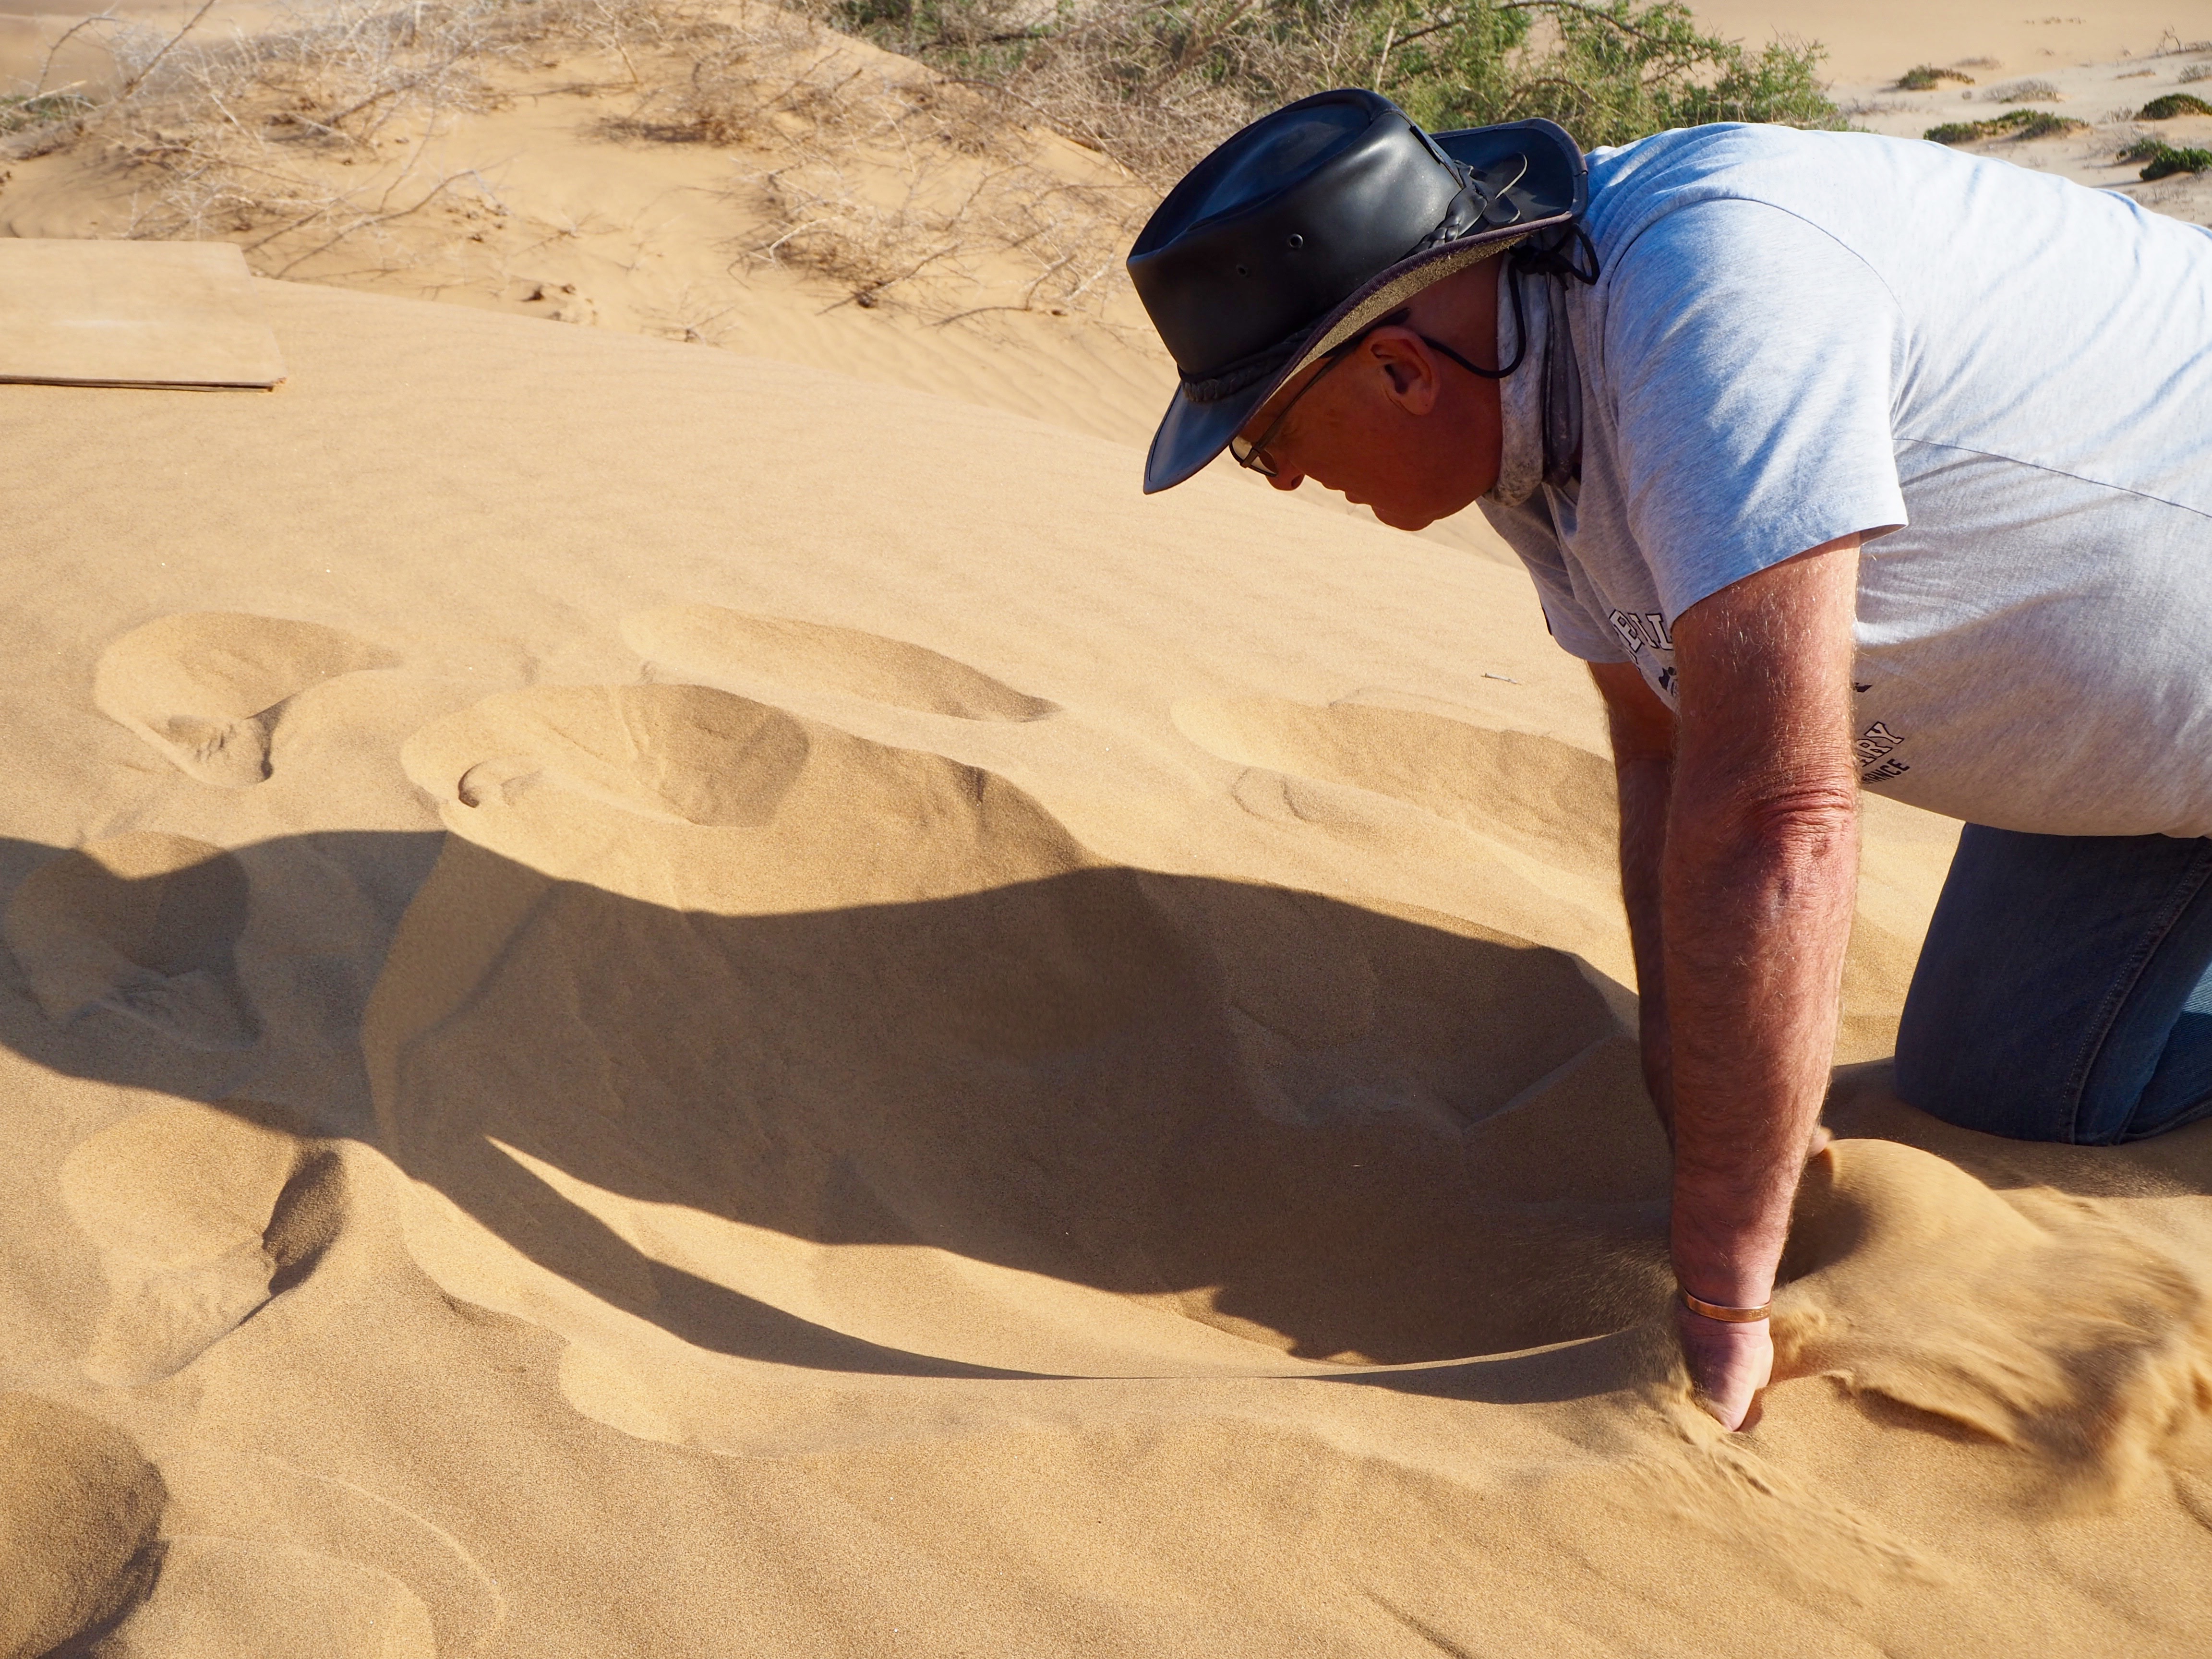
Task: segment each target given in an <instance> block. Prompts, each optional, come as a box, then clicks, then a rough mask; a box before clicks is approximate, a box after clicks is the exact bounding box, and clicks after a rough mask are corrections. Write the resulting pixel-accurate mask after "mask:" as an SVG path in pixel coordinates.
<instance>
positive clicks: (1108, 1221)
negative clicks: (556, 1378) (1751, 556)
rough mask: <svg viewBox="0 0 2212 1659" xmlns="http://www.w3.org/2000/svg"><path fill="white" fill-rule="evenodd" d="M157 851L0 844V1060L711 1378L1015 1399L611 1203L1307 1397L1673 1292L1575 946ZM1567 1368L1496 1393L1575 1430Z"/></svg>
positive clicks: (1553, 1332)
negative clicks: (935, 1270)
mask: <svg viewBox="0 0 2212 1659" xmlns="http://www.w3.org/2000/svg"><path fill="white" fill-rule="evenodd" d="M160 839H161V838H152V840H150V841H149V842H148V843H147V845H146V846H145V847H144V848H141V849H140V851H139V852H138V853H137V854H133V855H132V856H135V857H137V858H138V859H139V860H140V865H139V866H131V865H130V863H129V860H124V867H122V868H120V869H112V868H108V867H106V866H101V865H100V864H98V863H96V862H95V861H94V860H91V859H89V858H88V856H87V855H86V854H83V853H61V852H59V851H58V849H54V848H46V847H42V846H39V845H36V844H34V843H29V842H6V843H0V889H3V890H5V891H6V892H7V893H8V894H9V900H8V905H7V912H6V915H7V937H8V942H9V945H10V947H11V950H10V952H9V957H8V959H7V960H6V961H5V962H4V963H0V975H4V977H0V1042H4V1043H5V1044H6V1045H7V1046H8V1047H9V1048H12V1049H14V1050H15V1051H16V1052H17V1053H18V1054H21V1055H23V1056H25V1057H27V1058H28V1059H29V1060H33V1061H35V1062H36V1063H38V1064H39V1065H40V1066H46V1067H49V1068H51V1069H52V1070H55V1071H58V1072H60V1073H67V1074H70V1075H75V1076H79V1077H86V1078H94V1079H100V1080H103V1081H106V1082H110V1083H116V1084H122V1085H130V1086H133V1087H138V1088H145V1089H150V1090H155V1091H161V1092H164V1093H167V1094H171V1095H176V1096H181V1097H188V1098H191V1099H196V1100H200V1101H204V1102H207V1103H211V1104H215V1105H217V1106H220V1107H223V1108H226V1109H231V1110H234V1111H238V1112H240V1113H241V1114H244V1115H253V1116H257V1117H259V1118H261V1119H263V1120H264V1121H266V1120H267V1119H268V1118H269V1117H270V1115H272V1114H274V1115H276V1116H277V1117H278V1118H280V1119H282V1120H283V1121H289V1122H292V1123H294V1124H295V1125H296V1126H297V1127H300V1128H301V1130H302V1131H303V1132H305V1133H312V1134H319V1135H338V1136H352V1137H356V1138H359V1139H364V1140H368V1141H370V1142H372V1143H373V1144H374V1145H376V1146H379V1147H380V1149H381V1150H382V1151H383V1152H385V1153H386V1154H387V1155H388V1156H390V1157H391V1158H392V1159H394V1160H395V1161H396V1162H397V1163H398V1165H399V1166H400V1167H401V1168H402V1169H403V1170H405V1171H406V1172H407V1173H408V1174H409V1175H410V1176H414V1177H416V1179H419V1180H421V1181H423V1182H428V1183H430V1184H431V1185H433V1186H435V1188H437V1189H438V1190H440V1191H441V1192H442V1193H444V1194H446V1195H447V1197H449V1198H450V1199H452V1200H453V1202H454V1203H455V1204H457V1205H459V1206H460V1207H461V1208H462V1209H464V1210H465V1211H466V1212H468V1213H469V1214H470V1215H471V1216H472V1217H474V1218H476V1219H477V1220H478V1221H480V1222H482V1223H483V1225H486V1226H487V1227H489V1229H491V1230H492V1231H495V1233H497V1234H498V1235H499V1236H500V1237H501V1238H503V1239H505V1240H506V1241H507V1242H508V1243H511V1244H512V1245H513V1246H514V1247H515V1248H516V1249H519V1250H520V1251H521V1252H522V1253H523V1254H525V1255H527V1256H528V1257H530V1258H531V1259H532V1261H535V1262H537V1263H538V1264H539V1265H540V1266H542V1267H544V1268H546V1269H548V1270H549V1271H550V1272H553V1273H558V1274H561V1275H562V1276H563V1277H565V1278H566V1279H569V1280H571V1281H572V1282H574V1283H575V1284H577V1285H581V1286H584V1287H586V1289H588V1290H590V1291H592V1293H594V1294H596V1295H598V1296H599V1297H603V1298H604V1299H605V1300H607V1301H609V1302H611V1303H613V1304H616V1305H617V1306H620V1307H623V1308H624V1309H627V1310H629V1311H631V1312H633V1313H635V1314H636V1315H637V1316H641V1317H642V1318H646V1319H648V1320H651V1321H653V1322H655V1323H657V1324H659V1325H660V1326H661V1327H662V1328H665V1329H666V1330H668V1331H670V1332H671V1333H672V1334H676V1335H677V1336H678V1337H680V1338H682V1339H683V1340H686V1341H688V1342H691V1343H693V1344H696V1345H698V1346H702V1347H705V1348H708V1349H712V1350H715V1351H719V1352H729V1353H735V1354H742V1355H748V1356H752V1357H756V1358H766V1359H772V1360H775V1361H777V1362H779V1363H783V1364H799V1365H809V1366H814V1367H817V1368H821V1369H825V1370H848V1371H868V1372H879V1373H905V1374H912V1375H971V1376H972V1375H990V1374H997V1375H1017V1374H1021V1373H1013V1372H997V1373H993V1372H991V1371H990V1370H988V1368H986V1367H981V1366H975V1365H969V1364H961V1363H958V1362H956V1361H951V1360H946V1359H943V1358H937V1357H933V1356H930V1355H926V1354H920V1353H915V1352H907V1351H905V1350H903V1349H902V1348H899V1347H896V1346H888V1345H884V1344H879V1343H875V1342H871V1341H868V1340H862V1339H861V1338H860V1337H856V1336H853V1335H849V1334H844V1333H842V1332H839V1331H836V1330H833V1329H830V1328H828V1327H827V1326H825V1325H823V1324H819V1323H816V1322H811V1321H809V1320H807V1319H805V1318H803V1317H800V1316H799V1315H797V1314H794V1313H792V1312H788V1311H786V1310H782V1309H781V1308H778V1307H776V1306H775V1305H773V1304H771V1303H770V1302H769V1301H767V1300H763V1299H760V1298H757V1297H753V1296H749V1295H746V1294H744V1293H743V1292H742V1291H738V1290H737V1289H734V1288H732V1287H731V1286H729V1285H724V1284H720V1283H716V1282H714V1280H713V1279H710V1278H708V1277H706V1276H704V1275H703V1274H702V1273H701V1272H694V1271H687V1270H686V1269H685V1268H684V1267H679V1266H677V1265H675V1264H674V1263H673V1262H671V1261H664V1260H662V1259H660V1256H661V1255H667V1254H671V1252H667V1251H653V1250H648V1249H641V1247H640V1245H639V1244H638V1243H634V1242H632V1241H633V1239H634V1238H635V1237H636V1236H637V1235H636V1232H635V1229H634V1228H623V1229H618V1227H617V1225H614V1224H612V1223H611V1221H610V1220H609V1219H608V1218H609V1217H610V1216H618V1215H620V1214H623V1213H633V1212H631V1211H626V1210H625V1209H624V1207H623V1206H634V1205H637V1204H644V1205H653V1206H672V1207H671V1208H670V1209H669V1210H667V1211H665V1212H655V1213H665V1214H668V1215H671V1216H675V1217H678V1218H684V1217H704V1218H720V1221H721V1222H725V1223H732V1222H733V1223H738V1224H742V1225H744V1226H745V1227H750V1228H758V1229H765V1230H770V1231H773V1232H775V1233H779V1234H782V1235H785V1236H787V1237H790V1238H793V1239H798V1240H803V1241H807V1242H809V1243H814V1244H823V1245H877V1246H917V1245H919V1246H933V1247H935V1248H936V1249H939V1250H943V1251H947V1252H951V1253H953V1254H955V1255H959V1256H963V1257H967V1258H969V1259H971V1260H973V1261H981V1262H985V1263H990V1264H994V1265H995V1266H997V1267H1006V1268H1013V1269H1018V1270H1019V1271H1021V1272H1024V1273H1032V1274H1039V1275H1044V1276H1048V1277H1049V1278H1052V1279H1059V1280H1062V1281H1066V1282H1067V1283H1069V1284H1073V1285H1083V1286H1089V1287H1091V1288H1093V1289H1096V1290H1098V1291H1107V1292H1111V1293H1115V1294H1117V1295H1121V1296H1136V1297H1146V1298H1148V1299H1152V1300H1154V1301H1165V1302H1167V1303H1169V1304H1172V1305H1175V1306H1176V1307H1178V1308H1180V1309H1182V1310H1184V1311H1188V1312H1190V1313H1192V1314H1193V1315H1194V1316H1196V1317H1200V1318H1202V1319H1205V1320H1206V1321H1207V1322H1212V1323H1216V1324H1223V1325H1226V1326H1227V1327H1228V1328H1232V1329H1237V1330H1239V1331H1242V1332H1244V1333H1245V1334H1261V1335H1262V1336H1263V1338H1265V1337H1266V1334H1270V1333H1272V1334H1273V1340H1274V1341H1275V1342H1276V1343H1277V1345H1278V1346H1282V1347H1285V1348H1287V1349H1288V1350H1289V1351H1290V1352H1292V1353H1293V1354H1296V1355H1299V1356H1305V1357H1311V1358H1330V1357H1350V1356H1362V1357H1364V1358H1367V1359H1370V1360H1372V1361H1375V1362H1379V1363H1385V1364H1395V1363H1402V1362H1413V1361H1435V1360H1446V1359H1451V1358H1464V1357H1468V1356H1473V1355H1480V1354H1491V1353H1499V1352H1510V1351H1512V1350H1516V1349H1520V1348H1525V1347H1529V1346H1535V1345H1537V1344H1541V1343H1547V1342H1555V1341H1561V1340H1568V1339H1571V1338H1575V1337H1583V1336H1589V1335H1594V1334H1600V1333H1602V1332H1607V1331H1613V1330H1618V1329H1620V1328H1623V1327H1625V1326H1627V1325H1630V1324H1633V1323H1636V1322H1638V1321H1641V1320H1644V1319H1645V1318H1647V1317H1648V1316H1650V1311H1651V1309H1652V1307H1653V1306H1655V1305H1656V1302H1657V1300H1658V1298H1659V1297H1660V1296H1661V1295H1662V1294H1663V1285H1664V1284H1665V1282H1666V1281H1665V1267H1664V1261H1665V1256H1664V1243H1665V1241H1664V1194H1665V1190H1666V1150H1665V1146H1664V1143H1663V1141H1662V1139H1661V1138H1660V1136H1659V1134H1658V1132H1657V1130H1656V1126H1655V1125H1654V1124H1653V1123H1652V1121H1651V1119H1650V1107H1649V1105H1648V1104H1647V1103H1646V1102H1645V1101H1644V1097H1643V1094H1642V1091H1641V1088H1640V1085H1638V1082H1637V1081H1636V1068H1635V1065H1634V1060H1633V1053H1632V1045H1630V1044H1629V1043H1628V1042H1627V1041H1626V1038H1625V1036H1623V1034H1622V1033H1621V1031H1620V1026H1619V1023H1618V1021H1617V1019H1616V1018H1615V1016H1614V1015H1613V1012H1611V1010H1610V1009H1609V1007H1608V1006H1607V1001H1606V999H1605V998H1604V997H1603V996H1601V994H1600V992H1599V990H1598V989H1597V988H1596V987H1595V984H1594V983H1593V981H1592V978H1591V976H1590V975H1589V971H1588V970H1587V969H1584V968H1583V967H1582V966H1581V965H1580V964H1578V963H1577V962H1576V961H1575V960H1574V959H1573V958H1571V957H1568V956H1566V955H1565V954H1563V953H1561V952H1559V951H1552V950H1547V949H1542V948H1538V947H1534V946H1528V945H1521V944H1517V943H1516V942H1513V941H1510V940H1507V939H1501V938H1498V937H1496V936H1493V935H1490V934H1486V933H1483V932H1482V931H1481V930H1480V929H1477V928H1474V927H1468V926H1466V925H1464V924H1460V923H1455V922H1451V921H1447V920H1446V919H1444V918H1442V917H1433V916H1424V915H1416V914H1401V915H1390V914H1384V913H1383V912H1381V911H1379V910H1374V909H1368V908H1361V907H1358V906H1355V905H1351V904H1347V903H1343V902H1338V901H1335V900H1333V899H1328V898H1324V897H1321V896H1316V895H1313V894H1309V893H1299V892H1292V891H1287V890H1281V889H1276V888H1269V887H1261V886H1253V885H1246V884H1239V883H1235V882H1228V881H1221V880H1215V879H1210V878H1191V877H1174V876H1167V875H1162V874H1158V873H1155V872H1145V871H1139V870H1133V869H1127V868H1110V867H1109V868H1097V869H1082V870H1077V871H1073V872H1067V873H1065V874H1060V875H1057V876H1054V877H1051V878H1046V879H1040V880H1032V881H1026V882H1021V883H1017V884H1012V885H1008V886H1002V887H998V888H994V889H992V890H987V891H983V892H978V893H974V894H969V895H966V896H959V897H954V898H946V899H940V900H935V901H931V902H919V903H908V904H894V905H866V906H857V907H853V908H843V909H836V910H828V911H815V912H807V913H802V914H796V915H744V916H731V915H710V914H706V913H702V912H696V911H684V910H678V909H671V908H663V907H660V906H658V905H654V904H652V903H648V902H641V901H640V900H638V899H635V898H631V897H627V896H620V895H617V894H614V893H611V892H608V891H605V890H601V889H599V888H597V887H593V886H590V885H586V884H581V883H578V882H574V881H562V880H556V879H554V878H550V877H547V876H545V875H543V874H541V873H539V872H537V871H534V870H532V869H529V868H526V867H525V866H521V865H520V864H517V863H515V862H513V861H512V860H507V859H504V858H501V857H500V856H498V855H497V854H493V853H490V852H488V851H486V850H484V849H483V848H479V847H477V846H476V845H474V844H472V843H471V842H467V841H465V840H462V839H460V838H459V837H448V836H442V835H438V834H428V835H403V834H374V833H367V832H361V833H332V834H319V835H309V836H298V837H292V838H287V839H283V840H277V841H271V842H262V843H258V844H257V845H254V846H251V847H247V848H241V849H239V850H238V851H236V852H235V853H226V854H216V855H214V856H206V857H200V858H198V860H197V862H194V861H191V859H190V858H189V857H188V856H186V855H185V854H179V853H178V851H177V850H176V849H175V848H166V844H164V845H155V844H154V843H155V842H159V841H160ZM171 839H173V838H171ZM165 848H166V850H165ZM206 850H207V851H208V852H209V853H212V850H213V849H206ZM180 860H182V861H181V862H180ZM165 864H166V865H173V866H178V867H176V868H173V869H171V868H161V867H159V866H163V865H165ZM141 866H143V867H141ZM149 870H150V871H152V873H147V872H148V871H149ZM626 1234H627V1236H625V1235H626ZM725 1236H727V1235H725ZM673 1254H680V1252H678V1253H673ZM693 1265H694V1266H695V1267H697V1266H699V1265H700V1263H698V1262H697V1261H694V1264H693ZM925 1317H926V1315H925ZM1555 1370H1558V1368H1557V1367H1553V1368H1550V1369H1548V1370H1547V1369H1545V1368H1541V1367H1539V1368H1537V1369H1536V1370H1532V1371H1531V1372H1530V1375H1529V1376H1528V1377H1527V1378H1525V1379H1523V1380H1522V1382H1521V1383H1516V1384H1515V1385H1514V1386H1515V1387H1516V1388H1519V1389H1523V1390H1533V1391H1534V1393H1535V1394H1536V1395H1542V1394H1543V1393H1544V1392H1545V1391H1546V1390H1547V1389H1571V1390H1572V1391H1577V1392H1578V1391H1580V1389H1578V1388H1577V1387H1576V1386H1575V1384H1574V1383H1573V1381H1572V1379H1571V1378H1570V1377H1569V1376H1566V1375H1565V1373H1564V1372H1562V1373H1560V1374H1559V1376H1552V1372H1553V1371H1555ZM1540 1373H1541V1375H1540ZM1425 1375H1427V1374H1425V1373H1408V1374H1401V1376H1403V1377H1404V1379H1405V1386H1409V1387H1424V1386H1434V1387H1436V1388H1437V1389H1439V1391H1443V1389H1444V1387H1445V1384H1444V1382H1443V1378H1441V1377H1437V1378H1435V1379H1434V1381H1433V1383H1423V1382H1422V1381H1421V1378H1422V1377H1423V1376H1425ZM1544 1378H1550V1380H1549V1381H1546V1380H1543V1379H1544ZM1583 1386H1585V1387H1586V1386H1587V1383H1584V1384H1583Z"/></svg>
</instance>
